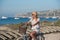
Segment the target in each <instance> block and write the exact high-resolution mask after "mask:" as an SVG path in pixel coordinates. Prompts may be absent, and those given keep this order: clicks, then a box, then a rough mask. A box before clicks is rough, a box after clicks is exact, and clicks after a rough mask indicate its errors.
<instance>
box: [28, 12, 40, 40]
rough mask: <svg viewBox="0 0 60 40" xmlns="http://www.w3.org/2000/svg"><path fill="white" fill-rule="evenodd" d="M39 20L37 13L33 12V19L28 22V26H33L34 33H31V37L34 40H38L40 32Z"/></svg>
mask: <svg viewBox="0 0 60 40" xmlns="http://www.w3.org/2000/svg"><path fill="white" fill-rule="evenodd" d="M39 21H40V20H39V18H38V15H37V12H32V18H31V19H30V21H28V23H27V24H30V23H31V25H32V28H31V29H32V32H31V33H30V36H31V37H32V40H36V34H37V33H39V32H40V24H39Z"/></svg>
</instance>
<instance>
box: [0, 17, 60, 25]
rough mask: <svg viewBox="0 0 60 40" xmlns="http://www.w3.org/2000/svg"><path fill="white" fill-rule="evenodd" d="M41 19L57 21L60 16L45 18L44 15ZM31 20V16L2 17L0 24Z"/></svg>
mask: <svg viewBox="0 0 60 40" xmlns="http://www.w3.org/2000/svg"><path fill="white" fill-rule="evenodd" d="M39 18H40V21H41V22H43V21H49V22H55V21H57V20H60V19H59V18H44V17H39ZM29 20H30V18H27V17H26V18H22V17H19V19H14V17H8V18H6V19H2V18H0V25H5V24H18V23H24V22H28V21H29Z"/></svg>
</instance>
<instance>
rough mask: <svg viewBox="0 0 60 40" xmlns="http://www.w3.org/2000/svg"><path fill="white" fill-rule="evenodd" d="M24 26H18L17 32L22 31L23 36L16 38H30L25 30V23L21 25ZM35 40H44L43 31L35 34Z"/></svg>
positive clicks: (24, 39)
mask: <svg viewBox="0 0 60 40" xmlns="http://www.w3.org/2000/svg"><path fill="white" fill-rule="evenodd" d="M22 26H24V27H22V28H21V27H19V33H22V32H23V36H22V37H19V38H17V40H31V39H30V38H31V37H30V35H29V32H27V26H26V25H24V24H23V25H22ZM29 31H31V30H29ZM37 40H45V37H44V36H43V33H38V34H37Z"/></svg>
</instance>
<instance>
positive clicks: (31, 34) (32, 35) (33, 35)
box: [30, 31, 37, 40]
mask: <svg viewBox="0 0 60 40" xmlns="http://www.w3.org/2000/svg"><path fill="white" fill-rule="evenodd" d="M30 36H31V37H32V39H34V40H36V38H37V37H36V32H35V31H33V32H31V33H30Z"/></svg>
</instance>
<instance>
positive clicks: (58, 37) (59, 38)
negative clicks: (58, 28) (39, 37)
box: [44, 33, 60, 40]
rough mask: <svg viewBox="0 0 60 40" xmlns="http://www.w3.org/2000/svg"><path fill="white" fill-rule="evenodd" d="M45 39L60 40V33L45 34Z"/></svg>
mask: <svg viewBox="0 0 60 40" xmlns="http://www.w3.org/2000/svg"><path fill="white" fill-rule="evenodd" d="M44 37H45V40H60V33H51V34H46V35H44Z"/></svg>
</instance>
